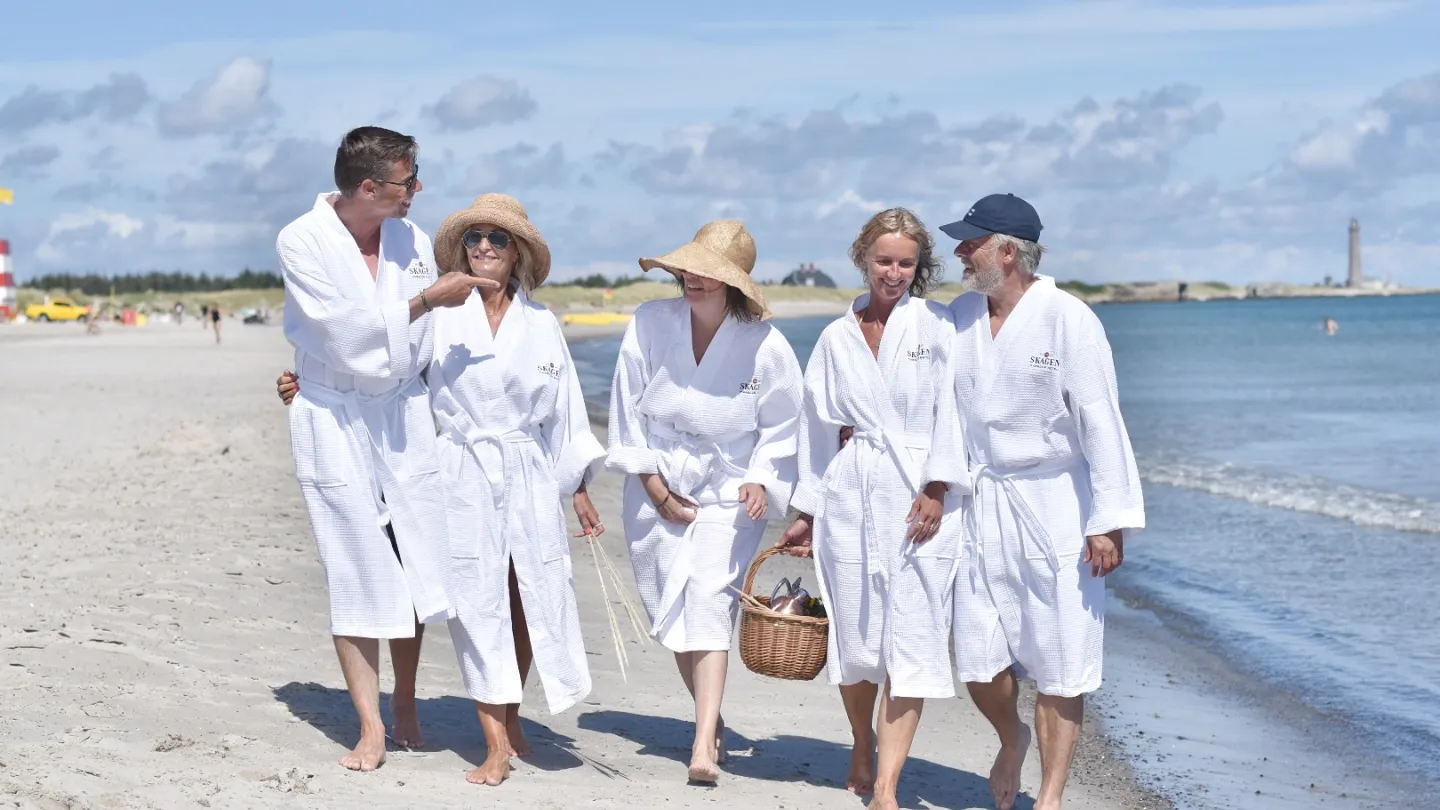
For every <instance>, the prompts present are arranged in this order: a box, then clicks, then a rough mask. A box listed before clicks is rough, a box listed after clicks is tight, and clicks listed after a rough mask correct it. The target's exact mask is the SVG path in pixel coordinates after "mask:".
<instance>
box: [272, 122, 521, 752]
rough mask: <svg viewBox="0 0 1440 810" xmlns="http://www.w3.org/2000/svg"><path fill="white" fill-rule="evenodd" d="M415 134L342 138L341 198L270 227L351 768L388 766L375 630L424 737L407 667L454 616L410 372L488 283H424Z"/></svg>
mask: <svg viewBox="0 0 1440 810" xmlns="http://www.w3.org/2000/svg"><path fill="white" fill-rule="evenodd" d="M417 151H418V147H417V145H416V143H415V139H414V138H412V137H410V136H408V135H402V134H400V133H398V132H392V131H390V130H387V129H381V128H379V127H361V128H359V129H355V130H352V131H351V132H349V133H348V134H346V136H345V139H344V141H343V142H342V143H341V145H340V148H339V149H338V150H337V151H336V154H335V186H336V188H337V189H338V191H337V192H330V193H325V194H321V195H320V196H319V197H318V198H317V199H316V201H315V206H314V208H313V209H311V210H310V211H309V212H307V213H305V214H304V215H302V216H300V217H299V218H298V219H296V220H295V221H294V222H292V223H290V224H289V225H287V226H286V227H285V228H284V230H282V231H281V232H280V236H279V239H278V240H277V242H276V250H277V252H278V253H279V258H280V268H281V274H282V276H283V277H284V280H285V337H286V338H287V339H289V341H290V343H291V344H292V345H293V346H294V347H295V375H296V376H297V377H298V378H299V379H300V381H301V392H300V394H298V395H297V396H296V397H295V401H294V403H293V405H292V407H291V408H290V410H289V417H290V443H291V449H292V451H293V452H294V455H295V477H296V479H297V480H298V481H299V482H300V490H301V492H302V494H303V495H304V497H305V503H306V506H307V508H308V510H309V513H310V524H311V527H312V529H313V530H314V533H315V540H316V544H317V545H318V546H319V550H320V561H321V563H322V565H323V566H324V568H325V577H326V581H327V584H328V586H329V592H330V633H331V635H332V636H333V637H334V642H335V651H336V653H337V655H338V656H339V658H340V669H341V671H342V672H343V673H344V675H345V683H346V685H347V686H348V687H349V689H350V697H351V699H352V700H353V701H354V704H355V709H356V711H357V712H358V713H359V715H360V743H359V745H357V746H356V747H355V750H354V751H352V752H351V753H350V754H348V755H347V756H345V757H344V758H342V759H341V760H340V764H341V765H343V766H345V767H346V768H349V769H351V770H361V771H370V770H374V769H376V768H378V767H380V765H381V764H382V763H383V762H384V761H385V725H384V722H383V721H382V720H381V717H380V693H379V690H380V678H379V654H380V647H379V639H382V638H383V639H388V640H389V642H390V658H391V661H392V663H393V665H394V668H395V692H394V697H393V698H392V701H391V709H392V714H393V716H394V720H395V734H394V740H395V743H396V745H397V746H401V747H417V746H419V745H421V743H422V740H421V736H420V727H419V722H418V720H417V719H416V714H415V712H416V707H415V673H416V670H417V668H418V666H419V663H420V639H421V635H422V631H423V625H424V623H426V622H433V621H444V620H445V619H446V618H447V617H448V615H449V612H450V606H449V600H448V598H447V596H446V591H445V580H446V576H447V569H448V563H449V543H448V540H447V536H446V528H445V502H444V496H443V492H442V489H441V486H440V480H439V478H440V474H439V464H438V455H437V449H436V443H435V431H434V422H433V419H432V417H431V414H430V402H429V393H428V391H427V390H426V386H425V380H424V378H423V377H421V371H422V370H423V369H425V368H426V366H428V365H429V364H430V359H431V339H430V328H429V324H428V320H429V319H428V318H427V317H426V314H427V313H429V312H430V311H431V310H432V309H434V308H435V307H454V306H459V305H461V304H463V303H464V302H465V300H466V299H467V298H469V297H470V293H471V292H472V291H473V290H474V289H475V288H476V287H484V286H489V287H496V286H498V285H497V284H496V283H495V282H493V281H489V280H485V279H479V278H475V277H473V276H467V275H465V274H462V273H450V274H447V275H446V276H445V277H444V278H441V279H439V280H438V281H437V280H436V272H435V256H434V249H433V247H432V246H431V242H430V238H429V237H428V236H426V235H425V233H424V232H423V231H421V230H420V229H419V228H418V227H416V225H415V224H414V223H412V222H410V221H409V220H408V219H405V215H406V214H407V213H408V212H409V210H410V204H411V202H412V201H413V200H414V199H415V194H416V193H417V192H419V191H420V190H421V189H423V188H424V186H423V184H421V182H420V179H419V170H418V164H417V162H416V156H417Z"/></svg>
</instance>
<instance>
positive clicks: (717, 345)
mask: <svg viewBox="0 0 1440 810" xmlns="http://www.w3.org/2000/svg"><path fill="white" fill-rule="evenodd" d="M640 266H641V268H642V269H644V270H650V269H653V268H656V267H661V268H664V269H665V270H668V271H670V272H671V273H673V274H674V275H675V277H676V279H677V280H678V281H679V282H680V284H681V286H682V288H683V293H684V294H683V296H682V297H681V298H677V299H670V300H664V301H651V302H649V303H646V304H642V305H641V306H640V307H639V308H638V309H636V311H635V316H634V318H633V320H631V322H630V326H629V329H628V330H627V331H626V333H625V339H624V341H623V343H622V344H621V347H620V357H619V360H618V362H617V364H616V368H615V380H614V385H613V387H612V390H611V399H610V455H609V460H608V462H607V463H608V465H609V466H610V467H611V468H613V469H616V470H619V471H621V472H624V473H627V477H626V480H625V497H624V507H623V509H624V513H623V516H624V521H625V535H626V538H627V540H628V542H629V545H630V561H631V564H632V565H633V566H634V571H635V581H636V584H637V586H638V588H639V592H640V599H641V601H642V602H643V604H644V606H645V610H646V612H647V613H648V614H649V618H650V622H651V625H652V627H653V630H652V632H653V634H654V636H655V638H656V639H657V640H658V641H660V643H661V644H663V645H664V646H665V647H666V648H667V649H669V650H671V651H673V652H674V653H675V662H676V665H677V666H678V667H679V670H680V677H681V679H682V680H683V681H684V682H685V687H686V688H687V689H688V690H689V691H690V694H691V695H692V697H693V698H694V700H695V740H694V744H693V746H692V749H691V758H690V768H689V777H690V780H691V781H692V782H698V783H714V782H715V781H716V779H718V778H719V769H718V767H717V766H718V765H719V764H720V762H721V760H722V756H723V753H724V725H723V723H722V721H721V720H720V704H721V700H722V697H723V695H724V691H725V673H726V668H727V667H728V664H729V651H730V646H731V641H732V636H733V631H734V625H735V618H736V614H737V597H736V596H735V594H734V592H733V591H731V590H730V587H731V586H733V585H738V584H739V583H740V578H741V577H742V576H743V575H744V572H745V570H746V568H747V566H748V565H749V563H750V561H751V559H752V558H753V557H754V556H755V551H756V547H757V546H758V545H759V543H760V537H761V535H762V534H763V533H764V531H765V525H766V522H767V521H768V519H769V518H770V517H771V516H774V515H780V516H783V515H784V514H785V511H786V509H787V507H788V504H789V500H790V494H791V490H792V489H793V487H794V485H795V451H796V427H797V423H798V421H799V415H800V381H801V375H800V364H799V362H798V361H797V360H796V358H795V352H794V350H793V349H791V348H790V344H789V342H787V341H786V340H785V337H784V336H783V335H781V334H780V332H779V330H777V329H775V328H774V327H772V326H770V325H769V324H767V323H764V322H763V321H764V320H765V319H766V318H768V317H769V310H768V308H767V307H766V305H765V299H764V297H763V296H762V295H761V293H760V289H759V287H758V286H756V284H755V282H754V281H752V280H751V278H750V271H751V270H752V269H753V268H754V266H755V242H754V240H753V239H752V238H751V237H750V234H749V232H747V231H746V230H745V226H744V225H742V224H741V223H739V222H736V221H734V220H719V221H716V222H711V223H709V224H707V225H706V226H705V227H703V228H701V229H700V231H699V233H697V234H696V235H695V239H694V240H693V241H692V242H690V243H689V244H686V245H684V246H683V247H681V248H679V249H678V250H676V251H674V252H672V253H670V254H668V255H666V256H662V257H660V258H658V259H641V260H640Z"/></svg>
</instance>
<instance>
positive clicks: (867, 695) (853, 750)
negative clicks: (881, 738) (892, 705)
mask: <svg viewBox="0 0 1440 810" xmlns="http://www.w3.org/2000/svg"><path fill="white" fill-rule="evenodd" d="M879 692H880V686H879V685H878V684H873V683H870V682H869V681H861V682H860V683H857V684H851V685H850V686H842V687H840V700H841V701H842V702H843V703H844V704H845V717H846V719H848V720H849V721H850V738H851V739H852V740H853V741H854V742H853V744H852V745H851V747H850V773H849V775H848V776H846V777H845V789H846V790H848V791H850V792H851V793H854V794H855V795H856V796H868V795H869V794H870V792H871V791H873V790H874V789H875V728H874V726H873V725H872V723H871V721H872V720H873V719H874V717H875V696H876V695H877V694H879Z"/></svg>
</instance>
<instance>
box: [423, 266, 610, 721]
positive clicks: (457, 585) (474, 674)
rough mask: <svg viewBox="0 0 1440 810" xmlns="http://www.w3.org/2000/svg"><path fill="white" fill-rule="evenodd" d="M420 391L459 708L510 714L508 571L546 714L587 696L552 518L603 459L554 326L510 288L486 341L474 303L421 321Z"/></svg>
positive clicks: (561, 525) (566, 561)
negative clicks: (446, 554)
mask: <svg viewBox="0 0 1440 810" xmlns="http://www.w3.org/2000/svg"><path fill="white" fill-rule="evenodd" d="M434 317H435V347H436V350H435V359H434V361H433V362H432V363H431V366H430V373H429V380H430V385H431V392H432V398H433V402H434V408H435V420H436V422H438V423H439V425H440V431H441V442H440V458H441V470H442V473H443V477H444V479H445V485H446V492H447V494H448V497H449V509H448V515H449V520H450V555H451V563H452V571H451V575H452V577H453V579H452V584H451V590H450V600H451V603H452V604H453V605H454V611H455V618H454V619H453V620H452V621H451V623H450V635H451V637H452V638H453V640H454V642H455V653H456V656H457V657H458V658H459V660H460V671H461V673H462V675H463V676H464V679H465V688H466V691H467V692H469V694H470V697H471V698H473V699H474V700H478V701H480V702H482V703H492V704H505V703H519V702H520V698H521V693H522V691H523V689H522V684H521V681H520V671H519V669H518V668H517V667H516V664H515V640H514V636H513V633H512V631H511V627H510V600H509V576H508V572H509V567H510V566H509V563H510V562H511V561H513V562H514V564H515V574H516V579H517V581H518V583H519V586H520V598H521V602H522V604H523V605H524V607H525V623H526V626H527V627H528V628H529V631H530V643H531V645H532V647H533V649H534V652H535V668H536V670H537V671H538V672H539V673H540V681H541V684H542V685H543V686H544V687H545V697H546V702H547V703H548V704H549V707H550V711H551V712H561V711H564V710H565V709H567V708H569V707H571V706H573V705H575V704H576V703H577V702H579V701H580V700H581V699H583V698H584V697H585V696H586V695H587V694H589V693H590V667H589V664H588V663H587V661H586V659H585V642H584V638H583V637H582V636H581V632H580V616H579V612H578V609H577V607H576V603H575V584H574V579H573V574H572V571H571V562H570V543H569V538H568V537H567V536H566V535H567V530H566V528H565V509H566V508H568V506H569V504H570V502H571V496H572V495H574V494H575V490H576V489H577V488H578V487H579V486H580V484H581V482H582V481H587V480H589V478H590V477H591V475H593V473H594V472H597V471H598V470H599V468H600V463H601V461H602V460H603V459H604V457H605V450H604V448H602V447H601V446H600V442H599V441H597V440H596V438H595V436H594V435H593V434H592V433H591V431H590V422H589V420H588V419H587V418H586V415H585V402H584V399H583V398H582V396H581V393H580V379H579V377H577V376H576V374H575V365H574V363H572V362H571V360H570V350H569V347H568V346H567V345H566V343H565V337H564V336H563V335H562V334H561V332H560V324H559V323H558V322H557V321H556V320H555V316H554V315H553V314H551V313H550V311H549V310H547V309H545V308H544V307H542V306H540V305H539V304H536V303H533V302H532V301H530V299H529V298H528V296H526V295H525V293H524V291H523V290H521V289H520V288H519V286H518V285H515V298H514V300H513V301H511V302H510V307H509V309H508V310H507V311H506V313H505V316H504V318H503V320H501V322H500V328H499V330H498V331H496V332H495V333H494V335H493V336H492V334H491V332H490V323H489V320H488V318H487V316H486V313H485V306H484V302H483V301H482V299H481V297H480V294H479V293H474V294H472V295H471V296H470V299H469V300H468V301H466V303H465V304H464V305H463V306H460V307H456V308H454V309H445V310H441V311H439V312H436V313H435V316H434Z"/></svg>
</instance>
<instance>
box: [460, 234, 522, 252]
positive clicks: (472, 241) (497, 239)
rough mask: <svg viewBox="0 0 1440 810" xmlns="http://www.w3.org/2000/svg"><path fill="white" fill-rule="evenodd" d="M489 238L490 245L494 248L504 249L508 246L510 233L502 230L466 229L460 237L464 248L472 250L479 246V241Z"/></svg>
mask: <svg viewBox="0 0 1440 810" xmlns="http://www.w3.org/2000/svg"><path fill="white" fill-rule="evenodd" d="M486 240H489V242H490V247H493V248H495V249H496V250H504V249H505V248H507V247H510V234H508V233H506V232H504V231H466V232H465V235H464V236H462V237H461V241H463V242H464V243H465V249H466V250H474V249H475V248H477V247H480V243H481V242H483V241H486Z"/></svg>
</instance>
